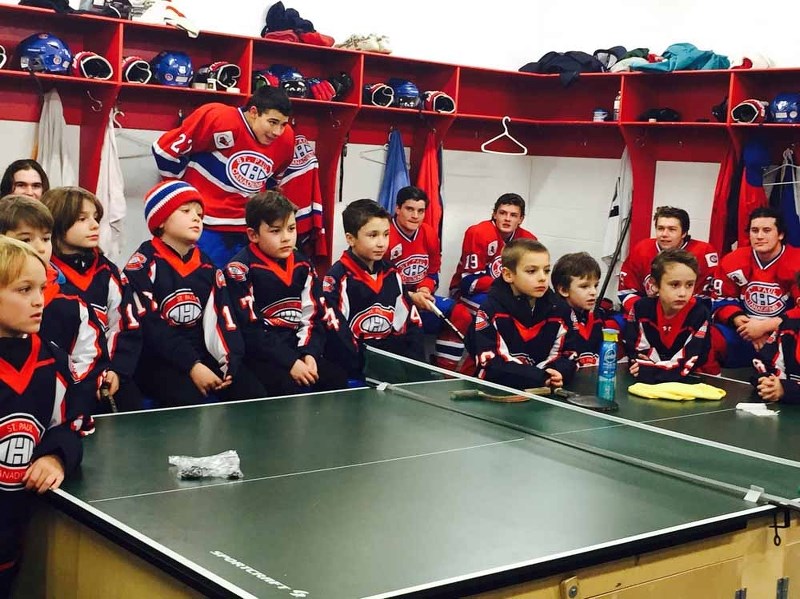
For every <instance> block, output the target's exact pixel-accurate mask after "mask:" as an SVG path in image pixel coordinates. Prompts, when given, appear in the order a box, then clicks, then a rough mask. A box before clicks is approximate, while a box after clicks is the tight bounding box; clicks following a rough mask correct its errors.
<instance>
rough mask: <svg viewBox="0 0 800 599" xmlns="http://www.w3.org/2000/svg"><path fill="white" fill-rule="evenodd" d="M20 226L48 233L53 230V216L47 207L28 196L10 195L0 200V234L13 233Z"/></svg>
mask: <svg viewBox="0 0 800 599" xmlns="http://www.w3.org/2000/svg"><path fill="white" fill-rule="evenodd" d="M22 225H28V226H29V227H32V228H34V229H41V230H42V231H47V232H48V233H49V232H50V231H52V230H53V215H52V214H50V211H49V210H48V209H47V206H45V205H44V204H42V203H41V202H40V201H39V200H34V199H33V198H29V197H28V196H17V195H10V196H5V197H2V198H0V234H3V235H5V234H6V233H8V232H9V231H15V230H16V229H19V228H20V227H21V226H22Z"/></svg>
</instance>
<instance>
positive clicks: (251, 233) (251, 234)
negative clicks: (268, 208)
mask: <svg viewBox="0 0 800 599" xmlns="http://www.w3.org/2000/svg"><path fill="white" fill-rule="evenodd" d="M247 240H248V241H249V242H250V243H256V244H257V243H258V231H256V230H255V229H253V228H252V227H247Z"/></svg>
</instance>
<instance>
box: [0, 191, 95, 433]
mask: <svg viewBox="0 0 800 599" xmlns="http://www.w3.org/2000/svg"><path fill="white" fill-rule="evenodd" d="M52 232H53V217H52V215H51V214H50V211H49V210H48V209H47V207H46V206H45V205H44V204H43V203H42V202H40V201H39V200H35V199H33V198H30V197H27V196H20V195H9V196H5V197H3V198H0V234H3V235H6V236H8V237H11V238H13V239H17V240H19V241H22V242H23V243H26V244H28V245H29V246H31V247H32V248H33V251H35V252H36V253H37V254H38V255H39V257H40V258H41V259H42V261H43V262H44V263H45V264H46V265H47V286H46V287H45V290H44V310H43V313H42V323H41V327H40V329H39V336H40V337H41V338H42V339H44V340H45V341H51V342H53V343H55V344H56V345H57V346H58V347H59V348H60V349H61V350H62V351H64V352H66V353H69V365H70V372H71V373H72V378H73V380H74V381H75V383H79V384H80V385H81V388H82V390H83V392H82V393H81V394H80V397H81V398H82V399H84V400H86V405H84V406H79V405H78V404H79V403H80V402H78V401H73V402H72V405H71V407H72V409H73V410H76V411H77V413H83V418H84V419H85V424H86V425H85V426H84V429H83V431H84V433H86V434H88V433H91V432H92V430H93V429H92V420H91V414H93V413H95V412H96V411H97V409H98V406H97V402H96V399H93V397H96V398H97V399H99V398H100V394H99V393H100V390H99V385H100V383H99V379H100V378H101V377H102V374H103V372H104V371H105V369H106V368H108V367H109V362H108V356H107V355H105V352H104V351H103V346H104V343H103V333H102V325H101V324H100V322H99V321H98V320H97V319H96V317H95V316H94V310H90V309H89V307H88V306H87V305H86V303H85V302H84V301H83V300H82V299H81V298H80V297H79V296H78V293H79V291H78V289H76V288H75V287H73V286H72V285H70V284H69V283H67V281H66V279H65V278H64V277H63V276H60V273H59V272H58V271H57V270H56V269H54V268H53V267H51V266H50V258H51V257H52V254H53V244H52V240H51V238H52Z"/></svg>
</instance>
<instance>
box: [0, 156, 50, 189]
mask: <svg viewBox="0 0 800 599" xmlns="http://www.w3.org/2000/svg"><path fill="white" fill-rule="evenodd" d="M28 170H32V171H36V172H37V173H39V178H40V179H41V180H42V191H43V192H45V191H47V190H48V189H50V179H48V178H47V173H45V172H44V169H43V168H42V165H41V164H39V163H38V162H36V161H35V160H31V159H30V158H23V159H22V160H15V161H14V162H12V163H11V164H9V165H8V168H6V171H5V172H4V173H3V178H2V180H0V196H5V195H8V194H10V193H12V192H13V191H14V175H16V174H17V173H18V172H19V171H28Z"/></svg>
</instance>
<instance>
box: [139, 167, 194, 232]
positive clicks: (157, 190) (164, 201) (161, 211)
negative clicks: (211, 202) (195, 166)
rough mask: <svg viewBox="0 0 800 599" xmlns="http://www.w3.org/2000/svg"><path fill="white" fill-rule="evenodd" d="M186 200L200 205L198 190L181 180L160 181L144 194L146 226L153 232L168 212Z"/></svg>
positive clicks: (161, 223)
mask: <svg viewBox="0 0 800 599" xmlns="http://www.w3.org/2000/svg"><path fill="white" fill-rule="evenodd" d="M188 202H199V203H200V205H201V206H202V205H203V198H202V196H201V195H200V192H199V191H197V190H196V189H195V188H194V187H192V186H191V185H189V184H188V183H184V182H183V181H177V180H175V179H170V180H168V181H162V182H161V183H159V184H158V185H156V186H155V187H153V189H151V190H150V191H148V192H147V194H146V195H145V196H144V220H145V221H146V222H147V228H148V229H150V232H151V233H153V234H155V232H156V230H157V229H158V228H159V227H160V226H161V225H163V224H164V221H165V220H167V219H168V218H169V215H170V214H172V213H173V212H175V211H176V210H177V209H178V208H180V207H181V206H183V205H184V204H186V203H188Z"/></svg>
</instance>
